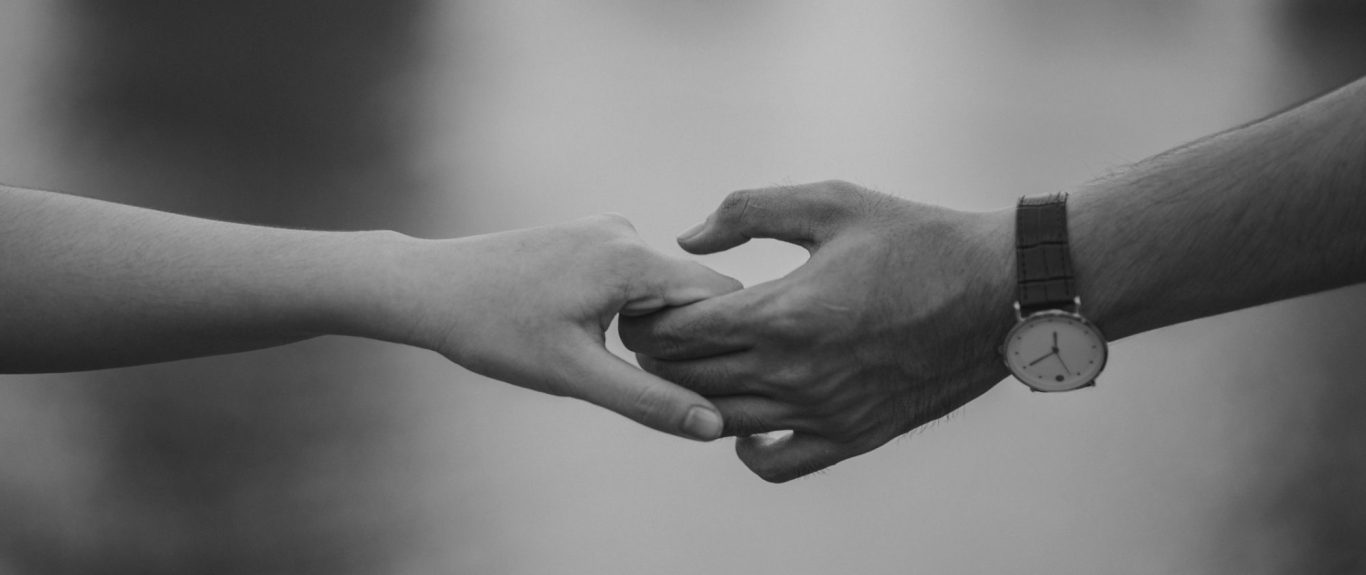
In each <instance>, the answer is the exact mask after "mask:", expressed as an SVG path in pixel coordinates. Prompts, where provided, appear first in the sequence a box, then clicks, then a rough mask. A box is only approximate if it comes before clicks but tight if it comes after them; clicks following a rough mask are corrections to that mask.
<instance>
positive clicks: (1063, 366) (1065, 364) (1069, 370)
mask: <svg viewBox="0 0 1366 575" xmlns="http://www.w3.org/2000/svg"><path fill="white" fill-rule="evenodd" d="M1053 355H1056V356H1058V363H1061V364H1062V370H1063V371H1065V372H1067V373H1072V370H1071V368H1068V367H1067V362H1065V361H1063V360H1062V354H1060V353H1058V352H1057V351H1054V352H1053Z"/></svg>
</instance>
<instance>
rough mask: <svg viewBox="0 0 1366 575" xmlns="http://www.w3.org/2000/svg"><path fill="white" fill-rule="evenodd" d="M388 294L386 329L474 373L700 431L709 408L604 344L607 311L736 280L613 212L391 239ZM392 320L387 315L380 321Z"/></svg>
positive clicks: (674, 302) (702, 435) (638, 309)
mask: <svg viewBox="0 0 1366 575" xmlns="http://www.w3.org/2000/svg"><path fill="white" fill-rule="evenodd" d="M402 243H403V245H404V247H403V248H401V249H400V250H399V252H398V253H399V256H398V258H399V259H398V260H397V262H396V263H398V264H399V266H400V267H399V268H398V270H399V274H398V277H400V278H402V279H401V280H400V281H396V282H394V281H391V282H390V286H391V288H390V289H397V290H400V292H399V295H397V296H395V297H393V298H391V300H392V301H394V302H396V303H395V305H399V306H403V307H404V308H405V309H402V310H400V311H398V312H393V311H389V312H386V313H385V314H384V315H388V316H390V317H398V318H405V319H404V320H402V321H404V322H406V323H403V324H402V325H397V326H394V327H393V329H394V330H396V331H394V332H393V333H391V334H390V337H386V339H397V340H400V341H403V342H404V343H409V344H413V345H418V346H421V347H425V348H428V349H433V350H436V351H438V352H440V353H442V354H443V355H445V356H446V357H448V358H450V359H451V360H452V361H454V362H456V363H459V364H460V365H463V366H465V367H466V368H468V369H470V370H472V371H475V372H477V373H480V374H483V375H486V376H489V377H492V378H496V379H499V380H502V381H506V382H509V383H512V384H514V385H518V386H521V387H525V388H528V389H534V390H536V391H541V392H545V393H550V394H554V395H567V396H572V397H577V398H580V399H584V400H587V401H589V402H592V403H594V404H597V405H600V406H603V407H606V408H607V409H610V410H612V411H615V412H617V413H620V414H622V415H625V416H626V417H629V418H631V419H633V420H635V421H638V422H640V423H642V424H645V425H647V426H650V427H653V428H655V429H658V430H660V431H665V432H668V433H672V434H676V435H680V436H684V437H689V438H693V439H701V440H711V439H715V438H717V437H718V436H720V434H721V419H720V416H719V415H718V412H717V411H716V409H715V407H714V406H712V404H711V403H710V402H708V401H707V400H706V399H703V398H702V396H700V395H698V394H697V393H695V392H692V391H689V390H687V389H684V388H682V387H679V386H677V385H674V384H672V383H669V382H667V381H665V380H663V379H660V378H658V377H656V376H654V375H650V374H648V373H645V372H643V371H641V370H639V369H636V368H635V367H634V366H632V365H630V364H629V363H627V362H625V361H623V360H622V359H620V358H618V357H616V356H615V355H612V354H611V353H609V352H608V351H607V349H606V348H605V347H604V336H603V334H604V332H605V331H606V330H607V328H608V326H609V325H610V324H611V323H612V319H613V318H614V317H615V316H616V315H617V314H626V315H639V314H646V313H650V312H653V311H657V310H661V309H664V308H667V307H675V306H683V305H687V304H689V303H692V302H695V301H698V300H702V299H706V298H709V297H713V296H717V295H721V294H725V293H729V292H732V291H735V290H737V289H740V288H741V287H742V286H741V285H740V283H739V282H737V281H736V280H734V279H731V278H729V277H726V276H723V275H721V274H718V273H716V272H714V271H712V270H711V269H709V268H707V267H705V266H702V265H701V264H698V263H695V262H689V261H685V260H681V259H677V258H672V257H668V256H665V255H663V254H661V253H659V252H656V251H655V250H653V249H651V248H650V247H649V246H647V245H645V243H644V242H643V241H641V239H640V237H639V236H638V235H637V234H636V231H635V228H633V227H632V226H631V224H630V222H628V221H627V220H626V219H625V218H623V217H621V216H616V215H602V216H594V217H589V218H584V219H580V220H576V221H572V222H568V223H564V224H558V225H553V226H547V227H541V228H533V229H525V230H515V231H509V232H502V233H495V234H489V235H482V236H472V237H466V238H459V239H452V240H440V241H431V240H414V241H405V242H402ZM383 321H392V320H383Z"/></svg>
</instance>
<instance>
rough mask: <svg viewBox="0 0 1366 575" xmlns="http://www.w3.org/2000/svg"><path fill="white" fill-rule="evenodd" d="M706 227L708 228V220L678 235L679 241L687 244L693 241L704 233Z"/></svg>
mask: <svg viewBox="0 0 1366 575" xmlns="http://www.w3.org/2000/svg"><path fill="white" fill-rule="evenodd" d="M705 227H707V221H706V220H702V223H700V224H697V225H695V226H693V227H691V228H688V229H687V230H684V231H683V233H681V234H678V241H680V242H686V241H688V240H690V239H692V238H693V236H695V235H697V234H699V233H702V228H705Z"/></svg>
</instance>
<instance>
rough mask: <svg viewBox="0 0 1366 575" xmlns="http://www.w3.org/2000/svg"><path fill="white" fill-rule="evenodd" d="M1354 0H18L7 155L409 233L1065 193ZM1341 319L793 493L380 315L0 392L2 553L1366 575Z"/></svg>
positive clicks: (261, 564)
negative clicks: (824, 191) (363, 331)
mask: <svg viewBox="0 0 1366 575" xmlns="http://www.w3.org/2000/svg"><path fill="white" fill-rule="evenodd" d="M1360 6H1362V3H1360V2H1331V1H1293V0H1284V1H1280V0H1266V1H1250V0H1249V1H1239V0H1223V1H1217V0H1207V1H1174V0H1173V1H1147V2H1131V1H1123V0H1108V1H1095V0H1058V1H1044V0H1031V1H1017V0H972V1H959V2H902V1H892V0H885V1H856V2H817V1H789V0H783V1H779V0H769V1H735V2H721V1H703V0H695V1H683V0H652V1H639V0H632V1H627V0H621V1H613V2H604V1H598V2H555V1H551V0H537V1H518V2H506V1H500V0H470V1H460V2H454V1H453V2H435V1H426V2H424V1H420V0H384V1H381V0H374V1H368V2H355V1H346V2H326V1H322V0H314V1H307V0H288V1H283V0H282V1H273V2H257V1H244V2H153V1H137V0H62V1H45V0H4V1H0V181H4V182H6V183H9V184H13V185H21V186H29V187H38V188H45V189H56V190H62V191H66V192H69V193H75V194H80V195H89V196H97V197H102V198H107V199H112V200H116V201H122V202H126V203H132V204H136V205H142V206H149V207H155V208H160V209H165V210H171V211H176V212H181V213H187V214H195V215H201V216H207V217H215V218H222V219H231V220H237V221H247V222H254V223H262V224H272V225H285V226H295V227H309V228H327V229H375V228H388V229H395V230H399V231H402V232H405V233H408V234H412V235H417V236H423V237H448V236H456V235H466V234H475V233H482V232H489V231H494V230H501V229H506V228H513V227H525V226H531V225H538V224H545V223H549V222H555V221H560V220H564V219H569V218H573V217H578V216H582V215H588V214H593V213H598V212H604V211H616V212H620V213H623V214H625V215H626V216H628V217H629V218H631V219H632V220H633V221H634V222H635V223H636V225H637V227H638V228H639V229H640V231H641V233H642V235H644V236H645V237H646V239H647V240H648V241H649V242H650V243H651V244H652V245H655V246H656V247H658V248H660V249H663V250H666V251H668V252H670V253H680V251H679V250H678V248H677V247H675V246H674V244H673V241H672V237H673V235H674V233H676V232H678V231H679V230H682V229H684V228H686V227H688V226H689V225H691V224H693V223H695V222H696V221H697V220H700V219H701V218H702V217H704V216H705V215H706V214H707V213H708V212H709V211H710V210H711V209H712V208H713V207H714V206H715V205H716V203H717V202H718V201H719V200H720V199H721V198H722V197H723V196H724V195H725V193H727V192H728V191H730V190H733V189H738V188H745V187H754V186H763V185H769V184H776V183H796V182H806V181H812V180H822V179H829V178H841V179H846V180H850V181H853V182H857V183H860V184H864V185H867V186H870V187H874V188H876V189H879V190H882V191H885V192H888V193H892V194H896V195H899V196H902V197H906V198H910V199H915V200H919V201H924V202H933V203H940V204H945V205H948V206H952V207H956V208H961V209H995V208H1001V207H1006V206H1009V205H1011V204H1012V202H1013V201H1014V200H1015V198H1017V197H1018V196H1019V195H1022V194H1036V193H1042V192H1049V191H1054V190H1067V189H1070V188H1072V187H1073V186H1075V185H1077V184H1078V183H1080V182H1083V181H1086V180H1088V179H1091V178H1093V177H1096V176H1098V175H1101V174H1103V173H1104V172H1106V171H1107V170H1109V169H1112V168H1114V167H1117V166H1121V165H1123V164H1126V163H1129V162H1133V161H1136V160H1139V159H1141V158H1143V157H1145V156H1147V155H1150V154H1153V153H1156V152H1159V151H1162V150H1164V149H1166V148H1169V147H1172V146H1174V145H1177V144H1180V143H1183V142H1185V141H1188V140H1190V139H1193V138H1196V137H1199V136H1201V135H1204V134H1207V133H1210V132H1213V131H1218V130H1222V129H1225V128H1228V127H1231V126H1233V125H1236V124H1241V123H1244V122H1247V121H1249V120H1252V119H1255V118H1257V117H1260V116H1263V115H1266V114H1268V113H1271V112H1274V111H1276V110H1279V109H1282V108H1284V107H1286V106H1289V105H1291V104H1293V103H1296V102H1298V101H1301V100H1303V99H1306V98H1308V97H1311V96H1313V95H1315V94H1317V93H1320V92H1323V91H1325V90H1327V89H1330V88H1332V87H1335V86H1337V85H1340V84H1342V83H1345V82H1347V81H1349V80H1351V79H1353V78H1355V77H1357V76H1359V75H1361V74H1363V73H1366V10H1363V8H1361V7H1360ZM1364 225H1366V224H1364ZM1266 233H1274V230H1267V231H1266ZM802 257H803V255H802V252H801V251H800V250H798V249H795V248H792V247H790V246H782V245H778V244H776V243H772V242H761V243H756V245H752V246H746V247H744V248H742V249H739V250H736V251H734V252H732V253H728V254H724V255H719V256H711V257H707V258H704V259H703V260H702V261H704V262H705V263H707V264H709V265H712V266H714V267H716V268H718V269H719V270H721V271H723V272H725V273H728V274H731V275H734V276H736V277H738V278H740V279H742V280H743V281H745V282H746V283H752V282H757V281H762V280H765V279H769V278H772V277H776V276H778V275H781V274H783V273H785V272H786V271H787V270H789V269H791V268H792V267H794V266H796V265H799V264H800V263H801V261H802ZM0 265H3V263H0ZM466 305H477V303H476V304H469V303H466ZM1363 342H1366V287H1364V286H1358V287H1356V288H1350V289H1345V290H1338V291H1336V292H1331V293H1326V294H1320V295H1317V296H1313V297H1309V298H1302V299H1299V300H1294V301H1289V302H1282V303H1279V304H1275V305H1270V306H1265V307H1261V308H1257V309H1253V310H1247V311H1243V312H1239V313H1234V314H1229V315H1225V316H1221V317H1217V318H1212V319H1209V320H1205V321H1200V322H1194V323H1190V324H1185V325H1179V326H1175V327H1170V328H1167V329H1163V330H1159V331H1155V332H1150V333H1147V334H1143V335H1140V336H1137V337H1133V338H1129V339H1127V340H1123V341H1120V342H1118V343H1117V344H1115V345H1114V348H1113V351H1112V360H1111V362H1112V363H1111V366H1110V369H1109V371H1108V372H1107V373H1106V374H1105V375H1104V376H1103V378H1102V380H1101V384H1100V387H1099V388H1097V389H1095V390H1092V391H1087V392H1082V393H1075V394H1066V395H1062V396H1046V397H1045V396H1039V395H1031V394H1029V393H1028V392H1027V391H1025V390H1024V388H1023V387H1021V386H1018V385H1011V384H1009V383H1007V384H1005V385H1001V386H998V387H997V388H996V389H995V390H993V391H991V392H990V393H988V394H987V395H986V396H984V397H983V398H981V399H980V400H978V401H976V402H975V403H973V404H971V405H969V406H968V407H967V408H966V409H965V410H962V411H960V412H959V413H957V414H955V415H953V416H951V417H950V418H949V419H948V421H946V422H941V423H938V424H935V425H933V426H931V427H930V428H929V429H927V430H924V431H921V432H917V433H913V434H911V435H910V436H908V437H905V438H903V439H901V440H899V441H896V442H893V443H892V444H889V445H887V446H885V447H883V448H882V449H880V450H877V451H875V452H873V453H870V454H868V455H865V456H863V457H860V458H857V459H855V460H851V461H848V462H846V463H843V464H841V465H839V466H837V467H835V468H833V469H832V470H830V471H829V472H827V473H824V474H821V475H817V476H814V477H812V478H808V479H804V480H800V481H796V482H793V483H790V484H785V485H780V486H774V485H769V484H767V483H764V482H762V481H760V480H759V479H757V478H755V477H753V476H752V475H750V473H749V472H748V471H747V470H746V469H745V468H744V467H743V466H742V465H741V464H740V463H739V462H738V461H736V460H735V458H734V455H733V453H732V451H731V449H730V445H729V443H730V442H729V441H723V442H718V443H716V444H694V443H691V442H688V441H685V440H681V439H676V438H672V437H668V436H665V435H662V434H658V433H655V432H652V431H649V430H646V429H644V428H640V427H637V426H636V425H634V424H632V423H631V422H629V421H627V420H626V419H624V418H621V417H619V416H616V415H614V414H611V413H609V412H606V411H603V410H600V409H597V408H594V407H592V406H589V405H587V404H584V403H581V402H576V401H573V400H567V399H561V398H552V397H546V396H541V395H537V394H535V393H532V392H528V391H525V390H521V389H518V388H513V387H511V386H507V385H503V384H500V383H495V382H492V381H490V380H487V379H483V378H480V377H477V376H474V375H471V374H470V373H468V372H466V371H464V370H463V369H461V368H459V367H456V366H453V365H450V364H448V363H447V362H445V361H444V360H443V359H442V358H440V357H439V356H437V355H435V354H432V353H428V352H424V351H421V350H415V349H410V348H404V347H399V346H394V345H389V344H382V343H376V342H369V341H362V340H354V339H346V338H326V339H321V340H315V341H311V342H307V343H303V344H298V345H293V346H289V347H285V348H279V349H275V350H270V351H265V352H257V353H249V354H242V355H235V356H224V357H217V358H209V359H204V360H196V361H185V362H178V363H173V364H167V365H160V366H153V367H146V368H137V369H124V370H111V371H106V372H93V373H81V374H66V375H49V376H22V377H20V376H6V377H3V378H0V462H2V463H0V573H5V574H9V573H15V574H31V573H120V574H121V573H138V574H160V573H253V574H263V573H332V574H336V573H398V574H409V573H411V574H417V573H471V574H483V573H488V574H543V573H570V574H579V573H583V574H588V573H592V574H639V573H652V574H653V573H658V574H673V573H677V574H684V573H687V574H694V573H747V574H767V573H774V574H778V573H784V574H827V573H858V574H865V573H866V574H883V573H886V574H892V573H896V574H904V573H931V574H938V573H946V574H956V573H962V574H976V573H1041V574H1042V573H1050V574H1057V573H1069V574H1070V573H1079V574H1081V573H1136V574H1137V573H1143V574H1149V573H1229V574H1232V573H1238V574H1272V573H1275V574H1279V573H1361V572H1366V553H1364V552H1363V549H1366V441H1363V440H1364V439H1366V423H1363V421H1366V418H1363V417H1362V414H1363V413H1364V412H1366V388H1364V387H1363V386H1362V385H1361V382H1362V379H1363V377H1362V374H1363V373H1366V354H1362V353H1361V349H1362V344H1363ZM612 345H613V347H614V349H615V350H616V351H618V352H623V351H624V350H622V349H621V347H620V344H619V343H616V342H613V344H612Z"/></svg>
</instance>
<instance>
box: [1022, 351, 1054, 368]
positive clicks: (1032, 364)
mask: <svg viewBox="0 0 1366 575" xmlns="http://www.w3.org/2000/svg"><path fill="white" fill-rule="evenodd" d="M1055 355H1057V352H1052V351H1050V352H1048V354H1046V355H1044V356H1043V357H1040V358H1039V359H1036V360H1034V361H1031V362H1029V365H1028V366H1026V367H1034V364H1036V363H1039V362H1041V361H1043V360H1045V359H1048V358H1050V357H1053V356H1055Z"/></svg>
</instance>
